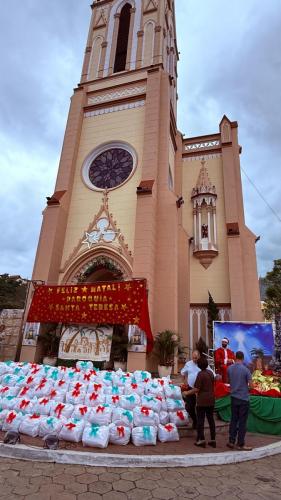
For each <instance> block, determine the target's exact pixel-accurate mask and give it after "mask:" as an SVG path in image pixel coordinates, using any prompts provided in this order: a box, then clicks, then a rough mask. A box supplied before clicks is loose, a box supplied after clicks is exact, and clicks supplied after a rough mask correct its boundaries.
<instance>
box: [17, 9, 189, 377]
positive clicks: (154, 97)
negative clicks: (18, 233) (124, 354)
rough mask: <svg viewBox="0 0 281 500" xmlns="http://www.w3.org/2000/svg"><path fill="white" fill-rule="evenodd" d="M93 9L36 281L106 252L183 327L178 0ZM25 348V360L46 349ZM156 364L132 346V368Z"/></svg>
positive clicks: (158, 323) (66, 277)
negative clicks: (29, 352) (143, 283)
mask: <svg viewBox="0 0 281 500" xmlns="http://www.w3.org/2000/svg"><path fill="white" fill-rule="evenodd" d="M91 8H92V16H91V21H90V28H89V35H88V39H87V45H86V50H85V56H84V63H83V68H82V75H81V80H80V83H79V84H78V86H77V88H76V89H75V90H74V94H73V96H72V98H71V105H70V111H69V116H68V121H67V125H66V131H65V137H64V143H63V148H62V153H61V159H60V164H59V169H58V176H57V180H56V185H55V190H54V193H53V195H52V196H50V197H48V198H47V206H46V208H45V210H44V212H43V223H42V228H41V234H40V239H39V244H38V249H37V255H36V260H35V264H34V271H33V279H34V280H36V279H38V280H44V281H45V282H46V283H47V284H60V283H73V282H75V281H77V279H78V278H77V277H79V276H80V277H81V274H83V273H85V272H86V271H87V270H88V271H87V276H89V272H90V271H89V269H91V266H93V265H94V263H95V262H101V261H102V262H105V261H106V259H107V261H108V262H109V263H111V265H112V266H113V267H114V266H115V267H116V269H118V270H119V276H120V275H122V276H123V279H128V278H137V277H143V278H146V279H147V282H148V288H149V291H148V300H149V309H150V318H151V325H152V331H153V332H154V333H157V331H160V330H163V329H171V330H173V331H177V332H179V331H184V330H186V329H187V318H188V314H187V312H186V307H187V303H188V280H187V274H186V273H187V268H188V251H187V250H186V249H187V248H188V238H187V234H186V232H185V231H184V230H183V228H182V224H181V211H180V210H179V208H178V204H177V200H178V199H179V198H180V197H181V194H182V192H181V189H182V187H181V182H182V181H181V153H182V151H181V150H182V142H181V141H182V137H181V135H180V134H179V133H178V131H177V126H176V116H177V62H178V50H177V42H176V26H175V10H174V0H95V1H94V2H93V4H92V6H91ZM180 254H181V255H182V256H183V258H181V259H180V258H179V255H180ZM85 270H86V271H85ZM120 273H121V274H120ZM183 273H185V275H184V274H183ZM99 276H101V274H99ZM179 289H181V301H179V300H178V296H179ZM183 303H184V306H183ZM24 349H28V347H23V352H22V357H23V358H26V357H28V358H29V359H30V357H33V358H37V357H38V356H37V354H36V353H33V354H34V355H33V356H30V355H28V356H27V355H25V354H24ZM29 349H32V348H29ZM146 363H147V361H146V356H145V353H129V365H128V368H129V369H137V368H140V367H141V368H144V367H145V366H146Z"/></svg>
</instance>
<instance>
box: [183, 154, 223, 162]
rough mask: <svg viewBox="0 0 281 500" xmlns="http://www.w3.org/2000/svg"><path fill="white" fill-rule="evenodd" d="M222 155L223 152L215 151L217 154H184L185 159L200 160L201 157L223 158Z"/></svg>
mask: <svg viewBox="0 0 281 500" xmlns="http://www.w3.org/2000/svg"><path fill="white" fill-rule="evenodd" d="M221 157H222V153H215V154H204V153H201V154H200V155H197V156H184V157H183V161H199V160H200V159H204V160H213V159H214V158H221Z"/></svg>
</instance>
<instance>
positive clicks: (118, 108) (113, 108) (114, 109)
mask: <svg viewBox="0 0 281 500" xmlns="http://www.w3.org/2000/svg"><path fill="white" fill-rule="evenodd" d="M144 105H145V100H142V101H135V102H129V103H127V104H119V105H118V106H108V107H105V108H99V109H96V110H93V111H86V112H85V114H84V117H85V118H90V117H91V116H99V115H106V114H108V113H115V112H117V111H124V110H125V109H134V108H140V107H143V106H144Z"/></svg>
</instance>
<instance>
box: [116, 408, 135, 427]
mask: <svg viewBox="0 0 281 500" xmlns="http://www.w3.org/2000/svg"><path fill="white" fill-rule="evenodd" d="M112 423H113V424H115V425H118V426H120V425H121V426H122V425H123V426H124V427H130V428H132V427H133V425H134V414H133V412H132V411H131V410H125V409H124V408H113V412H112Z"/></svg>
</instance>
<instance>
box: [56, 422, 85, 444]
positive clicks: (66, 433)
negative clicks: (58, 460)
mask: <svg viewBox="0 0 281 500" xmlns="http://www.w3.org/2000/svg"><path fill="white" fill-rule="evenodd" d="M84 425H85V423H84V420H77V419H71V420H67V421H66V422H65V423H64V424H63V425H62V428H61V430H60V433H59V439H64V441H71V442H73V443H79V441H81V439H82V434H83V430H84Z"/></svg>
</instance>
